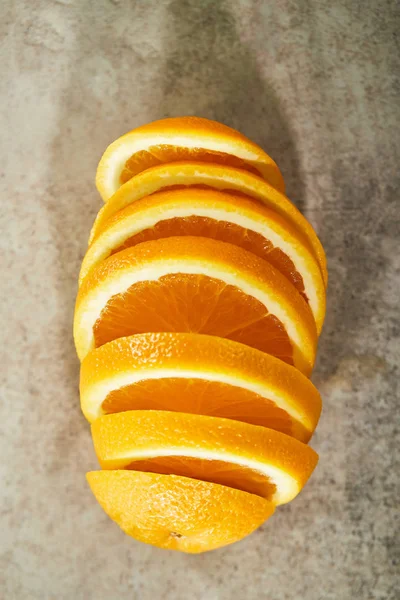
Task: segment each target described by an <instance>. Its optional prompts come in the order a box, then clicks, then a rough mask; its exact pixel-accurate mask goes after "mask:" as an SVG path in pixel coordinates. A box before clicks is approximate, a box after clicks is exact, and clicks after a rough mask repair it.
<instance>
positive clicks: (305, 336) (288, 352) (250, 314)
mask: <svg viewBox="0 0 400 600" xmlns="http://www.w3.org/2000/svg"><path fill="white" fill-rule="evenodd" d="M152 331H153V332H157V331H170V332H174V331H175V332H195V333H208V334H211V335H217V336H220V337H226V338H229V339H233V340H236V341H239V342H243V343H246V344H248V345H249V346H252V347H254V348H258V349H259V350H262V351H264V352H267V353H269V354H272V355H274V356H278V357H279V358H281V359H282V360H284V361H285V362H288V363H290V364H294V365H295V366H296V367H297V368H298V369H299V370H300V371H302V372H304V373H305V374H307V375H309V374H310V373H311V370H312V367H313V365H314V360H315V353H316V343H317V330H316V327H315V322H314V319H313V316H312V313H311V310H310V307H309V306H308V304H307V303H306V301H305V300H304V298H302V297H301V295H300V294H299V293H298V292H297V291H296V290H295V289H294V288H293V286H292V285H291V284H290V283H289V281H288V280H287V279H286V277H284V276H283V275H282V274H281V273H280V272H279V271H277V270H276V269H274V268H273V267H272V266H271V265H270V264H269V263H267V262H266V261H264V260H261V259H260V258H258V257H256V256H254V255H253V254H251V253H250V252H247V251H245V250H242V249H241V248H237V247H236V246H234V245H232V244H227V243H225V242H218V241H215V240H211V239H206V238H193V237H175V238H166V239H161V240H154V241H150V242H144V243H143V244H139V245H138V246H136V247H134V248H128V249H126V250H122V251H121V252H119V253H118V254H115V255H113V256H110V257H109V258H107V259H106V260H104V261H103V262H102V263H100V265H98V266H97V267H95V268H94V269H93V270H92V271H91V272H90V273H89V274H88V276H87V277H86V278H85V279H84V281H83V283H82V285H81V287H80V289H79V292H78V297H77V301H76V307H75V319H74V337H75V345H76V349H77V352H78V356H79V358H80V359H81V360H83V358H84V357H85V356H86V355H87V353H88V352H90V350H92V349H93V348H95V347H99V346H101V345H103V344H105V343H106V342H109V341H111V340H113V339H116V338H119V337H124V336H127V335H133V334H135V333H146V332H152Z"/></svg>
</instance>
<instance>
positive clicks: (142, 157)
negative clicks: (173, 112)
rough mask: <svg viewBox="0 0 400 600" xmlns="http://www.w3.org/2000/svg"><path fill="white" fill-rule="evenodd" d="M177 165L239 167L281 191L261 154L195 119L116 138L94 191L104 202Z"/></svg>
mask: <svg viewBox="0 0 400 600" xmlns="http://www.w3.org/2000/svg"><path fill="white" fill-rule="evenodd" d="M182 160H197V161H200V162H206V163H216V164H222V165H230V166H233V167H239V168H241V169H244V170H247V171H250V172H251V173H254V174H256V175H259V176H261V177H264V178H265V179H266V180H267V181H268V182H269V183H270V184H271V185H272V186H274V187H275V188H276V189H278V190H280V191H282V192H283V191H284V190H285V185H284V181H283V178H282V175H281V173H280V171H279V169H278V167H277V165H276V164H275V162H274V161H273V160H272V158H271V157H270V156H268V154H266V152H264V150H262V148H260V147H259V146H257V144H255V143H254V142H252V141H251V140H249V139H248V138H246V136H244V135H242V134H241V133H239V132H238V131H236V130H235V129H231V128H230V127H227V126H226V125H222V124H221V123H217V122H216V121H209V120H208V119H201V118H198V117H177V118H172V119H162V120H160V121H154V122H153V123H148V124H146V125H142V126H141V127H138V128H137V129H134V130H133V131H130V132H129V133H127V134H125V135H123V136H121V137H120V138H118V139H117V140H116V141H115V142H113V143H112V144H111V145H110V146H108V148H107V150H106V151H105V153H104V154H103V156H102V158H101V160H100V162H99V166H98V168H97V174H96V186H97V189H98V190H99V192H100V195H101V197H102V198H103V200H104V201H106V200H108V199H109V198H110V197H111V196H112V195H113V194H114V193H115V192H116V191H117V189H118V188H119V187H120V186H121V185H122V184H123V183H126V182H127V181H129V180H130V179H131V178H132V177H133V176H135V175H137V174H138V173H141V172H142V171H144V170H145V169H148V168H149V167H154V166H156V165H159V164H164V163H171V162H176V161H182Z"/></svg>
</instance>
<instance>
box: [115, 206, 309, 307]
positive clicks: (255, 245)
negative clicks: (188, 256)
mask: <svg viewBox="0 0 400 600" xmlns="http://www.w3.org/2000/svg"><path fill="white" fill-rule="evenodd" d="M178 235H179V236H185V235H190V236H201V237H208V238H212V239H214V240H219V241H221V242H229V243H231V244H235V245H236V246H239V247H240V248H243V249H244V250H248V251H250V252H252V253H253V254H256V255H257V256H259V257H260V258H263V259H264V260H267V261H268V262H269V263H270V264H272V265H273V266H274V267H275V268H276V269H278V270H279V271H280V272H281V273H282V274H283V275H285V277H286V278H287V279H288V280H289V281H290V282H291V283H292V284H293V285H294V286H295V288H296V289H297V290H298V291H299V292H300V294H301V295H302V296H303V298H304V299H305V300H306V301H308V298H307V296H306V294H305V291H304V282H303V278H302V276H301V275H300V273H299V272H298V271H297V270H296V267H295V266H294V264H293V261H292V260H291V259H290V258H289V257H288V256H287V254H285V253H284V252H283V251H282V250H280V249H279V248H276V247H275V246H273V244H272V243H271V242H270V241H269V240H267V239H266V238H265V237H263V236H262V235H260V234H259V233H255V232H254V231H251V230H250V229H246V228H244V227H240V225H236V224H234V223H228V222H227V221H217V220H216V219H210V218H208V217H196V216H190V217H175V218H172V219H166V220H165V221H160V222H159V223H156V225H155V226H154V227H152V228H149V229H145V230H144V231H141V232H140V233H137V234H136V235H133V236H131V237H130V238H128V239H127V240H126V241H125V242H124V243H123V244H122V245H121V246H119V247H118V248H116V249H115V250H113V252H112V254H115V253H117V252H119V251H121V250H124V249H125V248H130V247H132V246H136V244H140V243H141V242H147V241H149V240H158V239H160V238H167V237H172V236H178Z"/></svg>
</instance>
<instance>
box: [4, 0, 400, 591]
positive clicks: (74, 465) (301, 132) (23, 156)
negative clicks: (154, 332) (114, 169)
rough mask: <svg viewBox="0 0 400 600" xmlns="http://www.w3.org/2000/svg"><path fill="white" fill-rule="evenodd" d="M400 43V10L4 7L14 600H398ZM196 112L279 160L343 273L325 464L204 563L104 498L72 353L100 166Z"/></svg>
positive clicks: (9, 579)
mask: <svg viewBox="0 0 400 600" xmlns="http://www.w3.org/2000/svg"><path fill="white" fill-rule="evenodd" d="M399 27H400V8H399V4H398V2H395V1H393V0H375V1H373V0H371V1H368V0H336V1H335V2H328V1H326V0H324V1H321V0H278V1H277V2H266V1H262V0H259V1H258V0H236V1H225V2H224V1H218V2H217V1H215V0H202V1H200V0H168V1H166V0H162V1H161V0H160V1H156V0H151V1H146V2H145V1H143V2H139V1H137V2H134V1H128V0H86V1H83V0H82V1H80V2H79V1H78V0H19V2H13V1H12V0H3V2H1V4H0V35H1V57H2V60H1V67H0V68H1V78H0V89H1V104H0V123H1V131H2V143H1V150H0V152H1V180H0V185H1V207H2V210H1V213H0V223H1V236H0V244H1V251H0V259H1V270H2V278H1V305H0V307H1V337H2V344H1V347H0V352H1V357H0V364H1V388H0V394H1V419H0V431H1V463H2V464H1V473H0V476H1V502H0V509H1V536H0V597H1V598H2V599H4V600H11V599H12V600H14V599H15V600H28V599H29V600H31V599H32V600H36V599H40V600H48V599H49V600H50V599H54V598H57V599H60V600H67V599H68V600H69V599H71V600H72V599H74V600H80V599H82V600H88V599H94V600H100V599H101V600H103V599H107V600H116V599H121V600H122V599H140V600H150V599H151V600H153V599H156V598H157V599H160V600H164V599H168V600H169V599H171V600H172V599H174V600H178V599H179V600H180V599H182V600H183V599H185V600H186V599H190V600H196V599H206V600H230V599H231V598H243V599H244V600H253V599H254V600H256V599H257V600H258V599H260V598H268V599H269V600H289V599H290V600H292V599H294V598H295V599H297V598H302V599H304V600H322V599H323V600H325V599H326V600H337V599H340V600H347V599H349V600H350V599H351V600H369V599H373V600H395V598H398V597H399V596H398V586H397V590H396V581H395V574H396V569H398V568H399V565H398V562H399V546H398V538H397V541H396V537H395V532H396V526H397V527H398V520H397V521H396V519H398V513H397V516H396V503H397V504H398V497H399V491H400V490H399V460H398V459H399V454H398V448H399V446H398V444H399V440H398V412H397V413H396V410H398V409H397V406H396V398H397V400H398V364H399V321H398V312H397V311H398V297H399V292H400V288H399V266H400V265H399V253H398V241H399V234H400V228H399V208H398V193H399V183H400V177H399V162H400V108H399V107H400V104H399V94H400V79H399V74H400V60H399V34H398V31H399ZM179 114H197V115H200V116H205V117H211V118H215V119H218V120H221V121H223V122H225V123H227V124H229V125H233V126H235V127H238V128H239V129H241V130H242V131H243V132H244V133H246V134H247V135H249V136H250V137H252V138H253V139H254V140H255V141H257V142H259V143H260V144H262V145H263V146H264V148H265V149H266V150H268V151H269V152H270V153H271V154H272V156H273V157H274V158H275V159H276V160H277V162H278V163H279V164H280V166H281V167H282V171H283V173H284V175H285V178H286V181H287V186H288V192H289V195H290V196H291V197H292V198H293V199H294V200H295V201H296V202H297V204H298V205H299V207H300V208H301V209H302V210H303V211H304V212H305V213H306V215H307V216H308V217H309V218H310V219H311V220H312V222H313V223H314V225H315V227H316V228H317V230H318V232H319V235H320V237H321V239H322V241H323V243H324V245H325V247H326V250H327V254H328V260H329V266H330V287H329V307H328V317H327V321H326V326H325V330H324V333H323V337H322V339H321V343H320V352H319V362H318V366H317V369H316V371H315V376H314V380H315V382H316V383H317V384H318V385H319V387H320V389H321V392H322V394H323V398H324V402H325V404H324V411H323V416H322V419H321V423H320V426H319V429H318V432H317V434H316V435H315V438H314V439H313V446H314V448H315V449H316V450H317V451H318V452H319V453H320V465H319V467H318V469H317V471H316V473H315V475H314V476H313V478H312V480H311V482H310V483H309V485H308V486H307V488H306V489H305V491H304V493H303V494H302V495H301V496H300V497H299V498H298V499H296V501H295V502H293V503H292V504H291V505H290V506H287V507H282V508H281V509H280V510H278V512H277V515H276V516H275V517H274V518H273V519H272V520H270V521H269V522H268V523H267V524H266V525H265V526H264V527H263V528H261V530H259V531H257V532H256V533H255V534H253V535H252V536H251V537H250V538H248V539H247V540H245V541H243V542H241V543H239V544H237V545H235V546H233V547H231V548H226V549H222V550H219V551H215V552H213V553H210V554H206V555H203V556H197V557H196V556H185V555H179V554H174V553H168V552H164V551H161V550H157V549H153V548H151V547H146V546H144V545H140V544H139V543H136V542H135V541H133V540H131V539H129V538H128V537H127V536H125V535H124V534H123V533H121V532H120V531H119V529H118V528H117V527H116V526H115V525H114V524H113V523H112V522H110V521H109V520H108V518H107V517H106V516H105V514H103V512H102V510H101V509H100V507H99V506H98V505H97V504H96V502H95V500H94V498H93V497H92V495H91V493H90V491H89V489H88V486H87V484H86V482H85V478H84V474H85V471H86V470H89V469H92V468H95V467H96V461H95V458H94V453H93V449H92V444H91V440H90V436H89V429H88V426H87V424H86V422H85V421H84V419H83V417H82V415H81V413H80V409H79V406H78V361H77V359H76V357H75V352H74V348H73V343H72V338H71V319H72V311H73V302H74V296H75V292H76V281H77V277H78V269H79V262H80V260H81V259H82V255H83V252H84V249H85V243H86V240H87V236H88V233H89V228H90V225H91V223H92V221H93V218H94V215H95V212H96V211H97V210H98V209H99V207H100V204H101V203H100V199H99V197H98V196H97V194H96V191H95V188H94V184H93V179H94V172H95V168H96V164H97V161H98V159H99V157H100V155H101V152H102V151H103V149H104V148H105V147H106V145H107V144H108V143H109V142H111V141H112V140H113V139H114V138H116V137H117V136H118V135H120V134H121V133H123V132H125V131H126V130H127V129H129V128H132V127H134V126H136V125H138V124H140V123H143V122H146V121H148V120H152V119H156V118H160V117H164V116H171V115H179ZM396 438H397V439H396ZM396 443H397V451H396ZM396 452H397V454H396ZM396 470H397V472H396Z"/></svg>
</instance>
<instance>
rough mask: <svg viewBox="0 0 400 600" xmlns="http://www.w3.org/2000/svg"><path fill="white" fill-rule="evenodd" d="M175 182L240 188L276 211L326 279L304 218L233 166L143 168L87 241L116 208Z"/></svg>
mask: <svg viewBox="0 0 400 600" xmlns="http://www.w3.org/2000/svg"><path fill="white" fill-rule="evenodd" d="M176 186H178V187H182V186H184V187H188V186H192V187H193V186H201V187H206V188H208V189H216V190H220V191H231V192H236V193H237V192H239V193H241V194H246V195H247V196H248V197H249V198H252V199H253V200H257V201H259V202H261V203H263V204H265V205H266V206H267V207H268V208H271V209H273V210H274V211H275V212H278V213H279V214H280V215H281V216H283V217H284V218H285V219H286V220H287V221H289V222H290V223H291V224H292V225H293V226H294V227H295V228H296V230H297V231H298V234H299V235H301V236H302V238H303V243H304V244H305V245H308V246H309V248H310V250H311V251H312V252H313V253H314V255H315V257H316V258H317V260H318V263H319V265H320V267H321V271H322V274H323V277H324V281H325V283H326V282H327V278H328V276H327V268H326V257H325V252H324V249H323V247H322V244H321V242H320V241H319V239H318V237H317V235H316V233H315V231H314V229H313V228H312V226H311V225H310V223H309V222H308V221H307V219H306V218H305V217H304V216H303V215H302V214H301V212H300V211H299V210H298V209H297V208H296V207H295V205H294V204H292V202H290V200H289V199H288V198H286V196H284V194H282V193H280V192H278V191H277V190H276V189H274V188H273V187H272V186H271V185H269V184H268V183H267V182H266V181H263V180H262V179H260V177H257V176H256V175H253V174H251V173H248V172H247V171H243V170H242V169H235V168H233V167H227V166H221V165H215V164H208V163H201V162H197V163H196V162H181V163H168V164H166V165H160V166H158V167H152V168H150V169H147V170H146V171H143V173H140V174H139V175H136V176H135V177H134V178H132V179H131V180H129V181H128V182H127V183H125V184H124V185H122V186H121V187H120V188H119V189H118V190H117V191H116V193H115V194H114V195H113V196H112V197H111V198H110V199H109V200H108V202H107V203H106V204H105V205H104V206H103V208H102V209H101V210H100V212H99V214H98V215H97V217H96V220H95V223H94V225H93V228H92V231H91V234H90V239H89V241H90V242H92V241H93V240H94V239H95V237H96V236H97V235H99V232H100V231H101V230H102V228H103V226H104V224H105V222H106V221H107V220H108V219H109V218H110V217H112V216H113V215H114V214H115V213H116V212H118V211H120V210H121V209H123V208H125V207H126V206H128V205H129V204H132V203H133V202H136V201H137V200H139V199H140V198H143V197H144V196H148V195H150V194H153V193H154V192H158V191H160V190H165V189H168V188H170V187H176Z"/></svg>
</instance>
